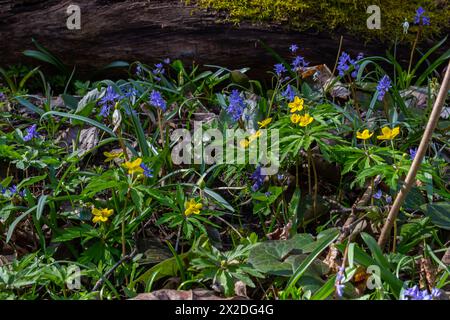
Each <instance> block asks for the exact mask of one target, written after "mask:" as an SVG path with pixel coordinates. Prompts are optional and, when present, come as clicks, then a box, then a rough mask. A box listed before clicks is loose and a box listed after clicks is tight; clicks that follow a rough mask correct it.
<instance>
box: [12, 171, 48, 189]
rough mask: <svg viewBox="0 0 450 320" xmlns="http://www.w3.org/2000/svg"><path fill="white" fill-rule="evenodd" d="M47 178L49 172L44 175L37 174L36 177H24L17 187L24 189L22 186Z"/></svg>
mask: <svg viewBox="0 0 450 320" xmlns="http://www.w3.org/2000/svg"><path fill="white" fill-rule="evenodd" d="M45 178H47V174H44V175H42V176H35V177H30V178H27V179H24V180H22V181H21V182H20V183H19V184H18V185H17V188H18V189H22V188H25V187H28V186H31V185H33V184H35V183H36V182H39V181H42V180H44V179H45Z"/></svg>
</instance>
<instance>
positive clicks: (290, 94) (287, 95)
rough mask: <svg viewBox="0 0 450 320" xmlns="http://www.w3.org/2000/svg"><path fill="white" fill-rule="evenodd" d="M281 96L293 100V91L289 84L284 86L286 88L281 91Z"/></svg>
mask: <svg viewBox="0 0 450 320" xmlns="http://www.w3.org/2000/svg"><path fill="white" fill-rule="evenodd" d="M281 96H282V97H283V98H285V99H287V100H288V101H289V102H292V101H294V98H295V91H294V89H293V88H292V86H291V85H290V84H288V85H287V86H286V90H285V91H283V92H282V93H281Z"/></svg>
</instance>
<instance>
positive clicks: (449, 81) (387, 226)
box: [378, 61, 450, 248]
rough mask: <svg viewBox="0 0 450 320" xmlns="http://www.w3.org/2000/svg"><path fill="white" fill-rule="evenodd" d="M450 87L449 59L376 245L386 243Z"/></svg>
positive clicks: (382, 245) (381, 245) (413, 179)
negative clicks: (409, 166)
mask: <svg viewBox="0 0 450 320" xmlns="http://www.w3.org/2000/svg"><path fill="white" fill-rule="evenodd" d="M449 87H450V61H449V63H448V65H447V71H446V72H445V76H444V79H443V80H442V84H441V88H440V90H439V94H438V96H437V99H436V101H435V103H434V106H433V110H432V111H431V115H430V118H429V120H428V123H427V126H426V128H425V132H424V134H423V136H422V140H421V141H420V145H419V148H418V150H417V153H416V156H415V157H414V160H413V162H412V164H411V168H410V169H409V171H408V175H407V176H406V179H405V182H404V184H403V186H402V188H401V189H400V192H399V193H398V194H397V197H396V198H395V201H394V204H393V205H392V207H391V210H390V211H389V214H388V217H387V219H386V222H385V223H384V226H383V229H382V230H381V234H380V238H379V239H378V245H379V246H380V247H381V248H383V247H384V245H385V244H386V241H387V239H388V237H389V234H390V232H391V228H392V226H393V224H394V222H395V220H396V219H397V215H398V211H399V210H400V207H401V206H402V204H403V201H404V200H405V198H406V195H407V194H408V192H409V190H410V189H411V187H412V185H413V184H414V181H415V178H416V174H417V171H418V170H419V168H420V164H421V163H422V160H423V158H424V156H425V152H426V150H427V148H428V144H429V142H430V139H431V137H432V135H433V131H434V129H435V128H436V125H437V122H438V120H439V117H440V115H441V111H442V108H443V106H444V102H445V99H446V98H447V91H448V89H449Z"/></svg>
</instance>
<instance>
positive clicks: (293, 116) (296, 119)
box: [291, 113, 300, 124]
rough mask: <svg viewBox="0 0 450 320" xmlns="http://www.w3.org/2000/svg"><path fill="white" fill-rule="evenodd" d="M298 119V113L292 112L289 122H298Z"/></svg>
mask: <svg viewBox="0 0 450 320" xmlns="http://www.w3.org/2000/svg"><path fill="white" fill-rule="evenodd" d="M299 121H300V115H298V114H296V113H294V114H293V115H292V116H291V122H292V123H294V124H295V123H298V122H299Z"/></svg>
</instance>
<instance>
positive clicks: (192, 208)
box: [184, 199, 203, 217]
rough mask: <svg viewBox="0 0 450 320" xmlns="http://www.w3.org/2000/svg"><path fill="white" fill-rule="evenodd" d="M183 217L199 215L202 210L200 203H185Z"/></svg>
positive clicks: (191, 201)
mask: <svg viewBox="0 0 450 320" xmlns="http://www.w3.org/2000/svg"><path fill="white" fill-rule="evenodd" d="M184 208H185V210H184V215H185V216H186V217H187V216H190V215H191V214H200V210H201V209H202V208H203V205H202V204H201V203H197V202H196V201H195V200H194V199H191V200H189V201H186V202H185V203H184Z"/></svg>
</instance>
